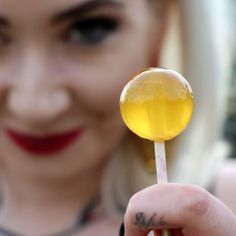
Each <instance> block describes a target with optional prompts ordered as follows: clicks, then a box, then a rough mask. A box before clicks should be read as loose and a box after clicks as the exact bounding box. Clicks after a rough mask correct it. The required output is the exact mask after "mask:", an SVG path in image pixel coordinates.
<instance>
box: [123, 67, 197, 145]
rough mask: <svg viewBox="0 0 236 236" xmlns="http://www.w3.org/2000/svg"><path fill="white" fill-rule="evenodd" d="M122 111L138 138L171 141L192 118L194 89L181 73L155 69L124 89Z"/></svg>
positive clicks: (125, 120)
mask: <svg viewBox="0 0 236 236" xmlns="http://www.w3.org/2000/svg"><path fill="white" fill-rule="evenodd" d="M120 110H121V114H122V118H123V120H124V122H125V123H126V125H127V127H128V128H129V129H130V130H131V131H133V132H134V133H135V134H137V135H138V136H140V137H142V138H146V139H149V140H152V141H157V142H162V141H165V140H170V139H172V138H174V137H175V136H177V135H178V134H180V133H181V132H182V131H183V130H184V129H185V128H186V126H187V125H188V123H189V121H190V119H191V116H192V112H193V95H192V90H191V87H190V85H189V83H188V82H187V81H186V80H185V79H184V78H183V76H181V75H180V74H178V73H176V72H174V71H172V70H166V69H159V68H153V69H150V70H148V71H145V72H143V73H141V74H139V75H138V76H136V77H135V78H134V79H133V80H131V81H130V82H129V83H128V84H127V85H126V86H125V87H124V89H123V91H122V93H121V97H120Z"/></svg>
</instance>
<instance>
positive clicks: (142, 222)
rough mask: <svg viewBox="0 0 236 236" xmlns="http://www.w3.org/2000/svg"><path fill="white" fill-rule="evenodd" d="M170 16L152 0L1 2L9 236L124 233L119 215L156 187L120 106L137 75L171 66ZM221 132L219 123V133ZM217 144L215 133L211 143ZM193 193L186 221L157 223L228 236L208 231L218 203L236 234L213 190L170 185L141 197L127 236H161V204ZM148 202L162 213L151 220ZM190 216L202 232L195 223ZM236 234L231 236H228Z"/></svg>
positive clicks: (4, 214)
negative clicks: (167, 58) (165, 61)
mask: <svg viewBox="0 0 236 236" xmlns="http://www.w3.org/2000/svg"><path fill="white" fill-rule="evenodd" d="M168 5H169V1H144V0H135V1H134V0H133V1H125V0H116V1H114V0H100V1H97V0H69V1H63V0H51V1H46V0H43V1H31V0H20V1H19V0H2V1H1V2H0V81H1V87H0V89H1V108H2V109H1V133H0V139H1V141H0V150H1V155H0V162H1V181H2V204H1V212H0V225H1V227H0V232H1V235H3V236H6V235H30V236H32V235H33V236H35V235H51V236H54V235H55V236H58V235H67V236H68V235H81V236H86V235H95V234H96V235H116V234H118V228H119V225H120V218H118V217H117V214H116V213H117V212H119V210H120V212H122V211H123V210H124V207H125V206H126V204H127V201H128V197H130V196H131V195H130V194H131V193H134V192H135V191H136V190H137V189H140V187H141V185H140V184H139V183H137V181H138V179H137V177H140V178H141V177H142V178H146V179H147V182H148V181H149V177H150V176H149V175H148V174H145V173H144V172H145V171H144V170H143V169H145V167H140V161H139V159H138V158H137V156H140V150H138V149H137V146H135V144H134V141H133V140H134V139H133V138H130V137H129V135H128V134H127V130H126V128H125V126H124V124H123V122H122V120H121V117H120V114H119V109H118V101H119V95H120V92H121V90H122V88H123V86H124V85H125V83H126V82H127V80H128V79H129V78H132V77H133V76H134V75H135V74H136V73H138V72H139V71H141V70H143V69H144V68H147V67H150V66H160V64H159V59H160V56H161V49H162V46H163V43H164V36H165V33H166V30H167V17H168V9H169V7H168ZM156 13H158V14H156ZM199 91H200V90H199ZM200 117H202V116H200ZM197 119H200V118H199V117H198V118H197ZM200 120H201V119H200ZM203 120H204V119H203ZM196 122H197V121H194V122H193V124H195V123H196ZM204 122H206V121H204ZM218 125H219V124H218V121H216V122H212V128H215V127H216V126H217V128H218ZM190 130H191V128H190ZM192 133H194V132H192ZM216 137H218V136H217V135H216V134H212V139H210V141H211V142H212V143H211V144H215V143H216V141H217V138H216ZM181 143H184V142H182V141H180V144H178V146H177V147H176V148H175V150H176V156H180V155H179V153H182V155H183V153H184V150H182V151H183V152H182V151H181V152H180V149H182V148H179V149H178V147H181V145H182V144H181ZM192 145H193V144H192ZM208 146H209V145H208ZM170 148H171V147H170ZM204 148H205V147H203V148H202V149H204ZM183 149H184V148H183ZM170 153H171V151H170ZM185 153H188V152H187V150H186V152H185ZM170 156H171V155H170ZM177 159H178V160H179V158H177ZM133 166H135V168H133ZM137 166H138V167H139V168H141V169H142V173H141V172H138V173H137ZM172 166H173V167H174V166H175V165H172ZM123 168H124V169H123ZM171 169H172V170H171V172H172V173H174V170H173V168H171ZM115 170H116V172H119V174H115ZM127 176H128V177H127ZM174 178H175V176H174V174H173V179H174ZM176 179H177V180H178V178H177V177H176ZM144 185H146V184H144ZM114 189H115V190H114ZM101 190H102V191H101ZM186 190H188V191H186ZM173 191H174V193H175V194H173V195H172V192H173ZM179 192H180V194H179V195H178V196H176V194H177V193H179ZM188 192H190V194H191V196H192V198H190V201H189V205H188V204H187V206H189V207H188V208H186V207H185V206H186V205H179V207H180V208H181V209H182V210H183V211H179V208H177V207H176V208H175V209H176V210H178V212H177V213H176V212H175V211H173V212H172V213H173V217H175V214H178V215H179V218H178V219H179V221H175V220H174V219H175V218H173V220H172V218H170V219H169V216H168V218H167V217H166V215H165V214H166V212H165V211H166V209H164V208H163V214H162V215H161V217H162V216H163V217H164V218H160V216H159V219H161V221H158V222H159V223H160V222H161V223H162V224H161V225H163V227H167V228H169V227H172V225H174V228H183V229H184V230H185V229H187V231H183V233H184V235H200V232H201V230H202V229H206V230H205V231H204V233H205V235H214V236H215V235H217V233H216V232H215V230H217V232H222V230H224V229H225V227H226V226H227V224H226V222H224V221H223V223H222V224H221V225H218V227H216V228H215V229H212V227H210V226H211V224H212V222H213V223H214V222H215V221H214V220H215V219H214V218H213V221H211V218H204V221H200V220H199V221H197V220H198V219H199V217H200V216H202V215H203V213H205V209H206V207H207V206H208V203H211V205H212V206H217V207H215V208H213V211H212V212H213V213H218V214H219V216H221V215H224V216H225V219H226V218H227V222H229V223H232V224H231V225H233V222H235V219H234V216H233V214H232V213H231V212H230V211H229V210H228V209H227V208H226V207H225V206H224V205H220V204H218V201H217V200H216V199H215V198H213V197H212V196H211V195H209V194H206V193H205V191H203V190H202V189H199V188H197V187H191V186H188V185H187V186H185V185H184V186H183V185H171V184H170V185H165V186H154V187H151V188H150V189H147V190H144V191H143V192H141V193H138V194H137V195H135V197H134V198H133V200H131V203H130V204H129V206H128V211H127V213H126V217H125V219H126V222H125V225H126V231H127V235H138V234H140V235H146V234H147V232H148V231H149V230H151V229H153V230H156V234H157V235H158V230H159V228H160V227H159V224H154V223H155V222H156V221H155V220H156V219H155V217H156V212H158V211H159V208H160V206H159V204H158V203H159V202H160V198H161V199H162V200H163V201H164V202H163V204H161V206H166V205H168V204H169V201H170V202H172V203H176V201H177V200H178V197H179V196H181V197H183V198H187V197H188V194H187V193H188ZM169 193H171V195H170V194H169ZM193 193H194V194H193ZM140 194H141V196H142V202H145V206H147V207H148V208H149V209H150V207H152V209H153V212H148V208H147V212H144V210H143V209H142V206H143V205H142V203H140V202H139V200H140V198H139V196H140ZM167 195H168V196H169V197H168V198H169V199H168V198H167V197H165V198H162V197H161V196H167ZM202 196H204V197H205V196H206V199H207V200H208V201H206V204H205V205H204V206H206V207H205V208H204V206H203V207H201V206H199V204H200V203H202V202H203V201H200V200H201V199H202ZM143 197H144V198H143ZM181 199H182V198H181ZM199 199H200V200H199ZM150 200H153V201H150ZM161 203H162V202H161ZM171 208H172V209H173V207H171ZM189 209H190V210H191V209H193V210H192V214H191V211H190V212H189ZM186 210H187V211H188V212H187V213H189V215H187V216H191V217H192V219H193V220H194V222H195V224H194V227H192V225H191V224H190V221H185V219H186V214H184V213H185V211H186ZM179 212H180V213H183V214H179ZM168 213H171V212H169V210H168ZM198 213H199V214H198ZM144 214H145V215H144ZM150 214H153V215H150ZM216 220H218V218H217V219H216ZM148 222H151V223H152V224H151V225H148V224H147V223H148ZM166 222H167V223H166ZM217 222H218V221H217ZM133 223H135V224H133ZM209 225H210V226H209ZM208 226H209V228H207V227H208ZM229 228H230V227H229ZM235 232H236V230H235V229H232V228H231V229H230V232H229V233H228V234H227V233H226V234H224V235H235ZM201 233H202V232H201ZM230 233H232V234H230ZM201 235H203V234H201ZM219 235H222V234H219Z"/></svg>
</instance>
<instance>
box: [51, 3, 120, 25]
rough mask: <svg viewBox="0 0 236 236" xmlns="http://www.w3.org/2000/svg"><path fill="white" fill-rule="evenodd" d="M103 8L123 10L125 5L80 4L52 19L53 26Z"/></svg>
mask: <svg viewBox="0 0 236 236" xmlns="http://www.w3.org/2000/svg"><path fill="white" fill-rule="evenodd" d="M103 7H117V8H122V7H124V4H123V3H121V2H119V1H116V0H90V1H87V2H85V3H82V4H81V3H80V4H79V5H77V6H74V7H71V8H69V9H67V10H65V11H63V12H60V13H58V14H56V15H55V16H53V17H52V20H51V22H52V23H53V24H55V23H58V22H61V21H63V20H66V19H70V18H74V17H78V16H83V15H84V14H87V13H88V12H89V11H94V10H97V9H99V8H103Z"/></svg>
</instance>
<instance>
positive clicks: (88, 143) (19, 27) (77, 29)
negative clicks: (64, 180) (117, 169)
mask: <svg viewBox="0 0 236 236" xmlns="http://www.w3.org/2000/svg"><path fill="white" fill-rule="evenodd" d="M0 6H1V7H0V103H1V104H0V107H1V110H0V128H1V129H0V150H1V153H0V158H1V159H0V161H1V162H2V163H1V165H2V167H5V166H6V167H7V169H9V168H10V169H12V170H14V171H24V172H27V173H29V172H31V174H32V175H36V174H40V175H42V174H49V173H50V174H56V173H60V174H61V172H62V170H63V173H64V174H69V173H70V174H73V173H79V172H81V171H84V172H86V171H87V170H89V168H90V169H91V168H97V167H98V166H99V165H101V164H102V163H103V162H104V161H105V160H106V159H107V157H108V156H110V154H111V153H112V152H113V150H114V149H115V148H116V146H117V145H118V143H119V142H120V140H121V139H122V138H123V136H124V135H125V132H126V131H125V130H126V129H125V127H124V125H123V122H122V120H121V117H120V113H119V95H120V92H121V90H122V88H123V86H124V85H125V83H126V82H127V81H128V79H130V78H132V77H133V76H134V75H136V74H137V73H138V72H140V71H141V70H143V69H144V68H145V67H148V66H150V63H151V61H153V60H155V59H156V58H154V57H157V55H156V53H153V52H156V50H157V45H158V42H159V41H158V32H157V31H158V24H155V30H154V27H153V25H154V24H153V21H154V19H153V18H154V16H152V14H151V11H150V9H149V6H148V3H147V1H144V0H129V1H127V0H116V1H114V0H88V1H87V0H68V1H64V0H50V1H48V0H41V1H32V0H20V1H19V0H0ZM141 16H142V17H141ZM154 41H155V44H154V43H153V42H154Z"/></svg>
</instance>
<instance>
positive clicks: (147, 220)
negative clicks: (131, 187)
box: [125, 184, 236, 236]
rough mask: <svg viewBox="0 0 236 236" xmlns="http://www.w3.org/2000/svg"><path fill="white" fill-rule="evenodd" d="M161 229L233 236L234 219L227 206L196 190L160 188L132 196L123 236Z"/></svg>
mask: <svg viewBox="0 0 236 236" xmlns="http://www.w3.org/2000/svg"><path fill="white" fill-rule="evenodd" d="M219 223H221V224H219ZM216 225H217V226H218V227H216ZM164 228H166V229H177V228H181V229H182V232H183V233H182V235H198V234H199V235H201V236H208V235H214V236H222V235H227V236H231V235H232V236H235V235H236V219H235V216H234V215H233V213H232V212H231V211H230V210H229V209H228V208H227V207H226V206H224V205H223V204H222V203H220V202H219V201H218V200H217V199H216V198H214V197H213V196H212V195H211V194H209V193H208V192H207V191H205V190H204V189H202V188H200V187H197V186H192V185H182V184H162V185H155V186H151V187H149V188H147V189H145V190H142V191H141V192H139V193H137V194H135V195H134V196H133V197H132V198H131V200H130V202H129V204H128V207H127V211H126V214H125V231H126V234H125V235H126V236H134V235H135V236H144V235H147V233H148V232H150V231H151V230H161V229H164ZM180 232H181V231H176V234H177V235H178V234H179V235H181V234H180Z"/></svg>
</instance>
